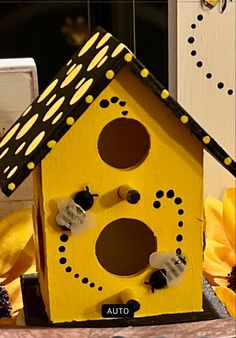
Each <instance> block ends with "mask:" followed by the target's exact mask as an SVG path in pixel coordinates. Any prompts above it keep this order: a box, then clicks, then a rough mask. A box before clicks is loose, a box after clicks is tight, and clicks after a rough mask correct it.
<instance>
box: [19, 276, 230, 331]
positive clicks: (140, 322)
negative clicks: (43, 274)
mask: <svg viewBox="0 0 236 338" xmlns="http://www.w3.org/2000/svg"><path fill="white" fill-rule="evenodd" d="M21 289H22V297H23V303H24V315H25V324H26V325H27V326H44V327H121V326H145V325H158V324H174V323H184V322H194V321H203V320H213V319H219V318H226V317H229V315H228V313H227V311H226V310H225V307H224V306H223V304H222V303H221V302H220V301H219V299H218V298H217V297H216V295H215V293H214V292H213V290H212V288H211V287H210V285H209V284H208V283H207V281H206V280H205V279H203V311H202V312H191V313H176V314H164V315H159V316H151V317H143V318H120V319H104V320H88V321H83V322H76V321H72V322H66V323H52V322H51V321H50V320H49V319H48V317H47V314H46V312H45V309H44V304H43V300H42V297H41V293H40V286H39V282H38V276H37V274H30V275H23V276H21Z"/></svg>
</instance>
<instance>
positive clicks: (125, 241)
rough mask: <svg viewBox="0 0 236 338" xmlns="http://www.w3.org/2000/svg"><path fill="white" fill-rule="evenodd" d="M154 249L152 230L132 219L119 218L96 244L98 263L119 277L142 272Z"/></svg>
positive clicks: (104, 230) (155, 247) (104, 231)
mask: <svg viewBox="0 0 236 338" xmlns="http://www.w3.org/2000/svg"><path fill="white" fill-rule="evenodd" d="M156 249H157V241H156V237H155V236H154V233H153V232H152V230H151V229H150V228H149V227H148V226H147V225H146V224H145V223H143V222H141V221H139V220H137V219H133V218H120V219H117V220H115V221H113V222H111V223H109V224H108V225H107V226H106V227H105V228H104V229H103V231H102V232H101V233H100V235H99V237H98V239H97V242H96V256H97V258H98V261H99V263H100V264H101V265H102V267H103V268H104V269H106V270H107V271H109V272H111V273H114V274H115V275H121V276H129V275H133V274H136V273H138V272H141V271H142V270H143V269H144V268H145V267H146V266H147V265H148V264H149V256H150V255H151V253H153V252H154V251H156Z"/></svg>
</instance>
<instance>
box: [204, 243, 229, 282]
mask: <svg viewBox="0 0 236 338" xmlns="http://www.w3.org/2000/svg"><path fill="white" fill-rule="evenodd" d="M234 258H235V255H234V253H233V252H232V251H231V250H230V249H229V248H227V247H225V246H224V245H223V244H221V243H218V242H217V241H215V240H212V239H206V248H205V251H204V261H203V270H204V271H205V272H207V273H208V274H210V275H211V276H213V277H214V276H216V277H227V275H228V273H230V271H231V268H232V266H233V265H232V262H233V261H234Z"/></svg>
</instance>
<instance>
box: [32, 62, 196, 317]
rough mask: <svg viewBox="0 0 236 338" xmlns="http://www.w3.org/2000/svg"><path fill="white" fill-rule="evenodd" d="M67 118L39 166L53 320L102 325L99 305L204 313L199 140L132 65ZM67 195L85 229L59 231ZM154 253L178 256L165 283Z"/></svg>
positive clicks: (146, 312)
mask: <svg viewBox="0 0 236 338" xmlns="http://www.w3.org/2000/svg"><path fill="white" fill-rule="evenodd" d="M67 122H68V123H70V124H71V129H70V130H69V131H68V132H67V133H66V135H65V136H64V137H63V138H62V139H61V140H60V142H59V143H58V144H57V145H56V146H55V147H54V148H53V149H52V151H51V152H50V154H49V155H48V156H47V157H45V158H44V159H43V161H42V162H41V176H42V178H41V189H42V190H41V192H40V195H41V196H43V198H42V204H43V205H42V210H41V218H42V221H41V225H42V227H43V230H42V229H41V230H40V235H39V237H41V238H42V235H43V247H42V244H41V246H40V250H44V253H43V257H44V258H43V263H42V262H41V264H39V270H40V274H39V276H40V279H41V289H42V294H43V297H44V299H45V304H46V307H47V312H48V314H49V317H50V318H51V320H52V321H53V322H65V321H71V320H72V319H73V320H77V321H81V320H86V319H101V318H102V317H101V306H102V304H122V303H127V302H129V300H130V301H131V302H132V301H134V304H135V305H136V310H137V311H136V312H135V316H136V317H142V316H151V315H156V314H164V313H177V312H191V311H201V309H202V288H201V283H202V268H201V266H202V221H201V219H202V145H201V144H200V142H199V141H198V140H196V139H195V138H194V137H193V136H192V135H191V133H190V132H189V130H187V129H185V127H184V126H181V125H179V122H178V121H177V120H176V119H175V118H174V117H173V116H172V114H171V113H170V111H169V109H168V108H167V107H166V106H165V105H164V103H163V102H162V101H161V99H159V98H157V97H156V96H155V95H154V93H153V92H152V91H151V90H150V89H149V88H148V87H146V86H145V85H144V84H143V83H142V81H141V80H140V79H138V78H136V77H135V75H134V74H133V73H132V72H131V71H130V70H129V69H128V68H124V69H122V70H121V71H120V73H119V74H118V75H117V76H116V78H115V79H113V80H112V81H111V82H110V84H109V86H107V87H106V89H105V90H104V91H103V92H102V93H101V94H100V95H99V96H98V97H97V98H96V100H94V101H93V102H91V104H90V106H89V108H88V109H87V111H86V113H85V114H83V115H82V116H81V117H80V119H79V120H78V121H77V122H75V123H73V122H74V121H73V119H72V118H71V119H70V118H68V119H67ZM72 124H73V125H72ZM52 143H53V140H52ZM38 175H39V174H38ZM87 195H88V196H90V199H91V200H88V196H87ZM127 195H129V196H127ZM36 198H37V194H36ZM70 199H74V200H75V201H76V202H77V204H78V205H80V206H82V208H83V210H86V211H85V214H86V215H85V221H84V223H83V226H82V229H80V228H79V227H78V229H77V230H76V227H75V229H74V230H73V229H70V230H69V229H68V228H66V227H63V226H61V225H60V217H58V216H59V215H60V211H61V213H62V216H61V217H62V219H63V215H64V218H66V217H70V215H66V214H65V206H66V205H68V204H69V203H70V201H71V200H70ZM86 203H87V204H86ZM63 212H64V214H63ZM58 223H59V224H58ZM156 252H158V253H163V254H165V255H166V258H165V259H166V261H167V260H168V259H167V258H168V257H171V255H173V253H174V254H175V255H176V253H177V254H178V255H179V256H180V257H184V262H185V265H184V270H185V271H184V273H182V272H183V271H182V270H181V269H180V271H178V269H177V268H176V265H177V263H176V262H175V261H174V262H173V263H172V265H173V266H170V269H171V271H172V272H173V273H172V275H171V276H169V285H167V284H166V282H165V281H166V279H165V276H164V277H163V275H161V273H160V275H155V274H154V275H153V273H154V272H155V271H156V270H157V269H155V268H153V267H152V266H151V265H150V264H149V261H150V257H151V255H152V254H153V253H156ZM168 255H169V256H168ZM41 256H42V253H41ZM154 256H155V255H154ZM154 260H155V257H154ZM165 263H166V262H162V263H160V264H162V265H163V266H164V264H165ZM157 264H159V263H157ZM166 264H167V263H166ZM42 265H44V266H42ZM170 265H171V264H170ZM180 265H183V264H180ZM161 270H163V271H161ZM160 271H161V272H162V273H165V272H164V271H165V270H164V269H160ZM47 289H48V291H47ZM192 290H194V293H193V292H192ZM46 298H47V299H46Z"/></svg>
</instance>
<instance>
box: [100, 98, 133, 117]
mask: <svg viewBox="0 0 236 338" xmlns="http://www.w3.org/2000/svg"><path fill="white" fill-rule="evenodd" d="M110 104H118V105H119V106H120V107H125V106H126V102H125V101H122V100H120V99H119V97H117V96H112V97H111V98H110V99H102V100H101V101H100V102H99V105H100V107H101V108H108V107H109V106H110ZM128 113H129V112H128V110H122V111H121V114H122V115H123V116H126V115H128Z"/></svg>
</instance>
